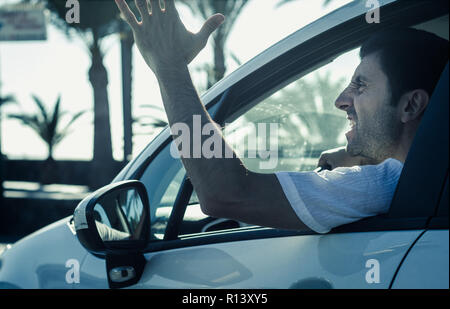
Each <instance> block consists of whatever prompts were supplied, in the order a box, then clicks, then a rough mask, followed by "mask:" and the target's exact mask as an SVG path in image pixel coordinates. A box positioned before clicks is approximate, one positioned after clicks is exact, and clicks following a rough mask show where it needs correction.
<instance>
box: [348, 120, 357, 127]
mask: <svg viewBox="0 0 450 309" xmlns="http://www.w3.org/2000/svg"><path fill="white" fill-rule="evenodd" d="M349 120H350V127H351V128H352V129H354V128H355V127H356V122H355V120H353V119H349Z"/></svg>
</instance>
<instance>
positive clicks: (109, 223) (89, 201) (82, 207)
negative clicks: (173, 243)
mask: <svg viewBox="0 0 450 309" xmlns="http://www.w3.org/2000/svg"><path fill="white" fill-rule="evenodd" d="M149 208H150V206H149V202H148V196H147V191H146V189H145V186H144V184H142V183H141V182H140V181H137V180H131V181H123V182H118V183H113V184H110V185H108V186H105V187H103V188H101V189H99V190H97V191H95V192H93V193H92V194H90V195H89V196H87V197H86V198H85V199H83V200H82V201H81V202H80V203H79V204H78V206H77V208H76V209H75V212H74V225H75V230H76V233H77V237H78V240H79V241H80V243H81V244H82V245H83V246H84V247H85V248H86V249H87V250H88V251H90V252H92V253H96V254H101V255H106V254H108V253H112V254H118V253H139V252H140V251H141V250H143V249H144V248H145V246H146V245H147V243H148V241H149V239H150V211H149Z"/></svg>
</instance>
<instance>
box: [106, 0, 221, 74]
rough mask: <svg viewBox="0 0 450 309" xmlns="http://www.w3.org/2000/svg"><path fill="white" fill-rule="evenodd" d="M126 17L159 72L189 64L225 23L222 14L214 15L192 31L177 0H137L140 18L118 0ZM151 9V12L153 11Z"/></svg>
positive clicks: (149, 63) (139, 43)
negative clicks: (181, 18) (180, 12)
mask: <svg viewBox="0 0 450 309" xmlns="http://www.w3.org/2000/svg"><path fill="white" fill-rule="evenodd" d="M115 1H116V4H117V6H118V7H119V10H120V11H121V13H122V15H123V18H124V19H125V21H126V22H127V23H128V24H129V25H130V27H131V28H132V30H133V34H134V39H135V42H136V45H137V47H138V48H139V51H140V52H141V54H142V56H143V57H144V60H145V62H146V63H147V64H148V66H149V67H150V68H151V69H152V71H153V72H155V73H157V72H158V71H159V70H164V69H170V68H173V66H174V65H187V64H189V63H190V62H191V61H192V60H193V59H194V58H195V57H196V56H197V55H198V53H199V52H200V51H201V50H202V49H203V48H204V47H205V46H206V43H207V42H208V38H209V36H210V35H211V34H212V33H213V32H214V31H215V30H216V29H217V28H218V27H219V26H220V25H221V24H222V23H223V21H224V20H225V17H224V16H223V15H221V14H215V15H213V16H211V17H210V18H209V19H208V20H207V21H206V22H205V23H204V25H203V27H202V28H201V30H200V31H199V32H198V33H195V34H194V33H192V32H190V31H188V30H187V29H186V28H185V26H184V25H183V23H182V22H181V20H180V17H179V16H178V12H177V10H176V8H175V4H174V0H165V1H164V10H163V9H161V8H160V5H159V0H150V1H149V3H148V2H147V0H135V3H136V6H137V8H138V10H139V13H140V15H141V21H140V22H139V21H138V20H137V19H136V16H135V15H134V13H133V12H132V11H131V10H130V8H129V7H128V4H127V3H126V1H125V0H115ZM150 10H151V11H150Z"/></svg>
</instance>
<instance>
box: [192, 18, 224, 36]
mask: <svg viewBox="0 0 450 309" xmlns="http://www.w3.org/2000/svg"><path fill="white" fill-rule="evenodd" d="M224 21H225V16H223V15H222V14H214V15H213V16H211V17H210V18H208V20H207V21H205V23H204V24H203V26H202V28H201V29H200V31H199V32H198V35H199V36H200V37H201V38H202V39H203V40H208V38H209V36H210V35H211V34H212V33H213V32H214V31H215V30H216V29H217V28H219V26H220V25H221V24H222V23H223V22H224Z"/></svg>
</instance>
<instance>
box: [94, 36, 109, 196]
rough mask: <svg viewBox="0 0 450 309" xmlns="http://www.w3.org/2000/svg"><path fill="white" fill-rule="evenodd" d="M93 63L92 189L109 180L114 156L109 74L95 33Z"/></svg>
mask: <svg viewBox="0 0 450 309" xmlns="http://www.w3.org/2000/svg"><path fill="white" fill-rule="evenodd" d="M91 53H92V65H91V68H90V69H89V81H90V83H91V85H92V89H93V92H94V158H93V171H91V173H92V175H93V177H92V181H91V183H90V184H89V185H90V187H91V188H92V189H95V188H98V187H100V186H102V185H105V184H107V183H108V182H109V180H110V179H109V178H110V175H109V174H110V173H109V170H110V169H111V163H112V162H113V156H112V142H111V124H110V120H109V101H108V89H107V86H108V74H107V71H106V68H105V66H104V65H103V54H102V52H101V50H100V46H99V39H98V37H97V36H96V35H95V33H94V40H93V43H92V46H91Z"/></svg>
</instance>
